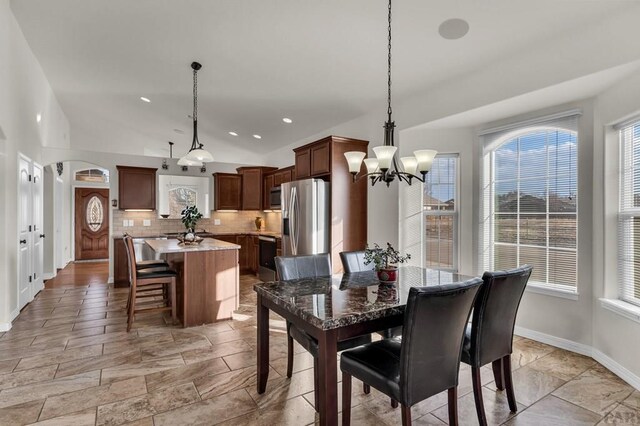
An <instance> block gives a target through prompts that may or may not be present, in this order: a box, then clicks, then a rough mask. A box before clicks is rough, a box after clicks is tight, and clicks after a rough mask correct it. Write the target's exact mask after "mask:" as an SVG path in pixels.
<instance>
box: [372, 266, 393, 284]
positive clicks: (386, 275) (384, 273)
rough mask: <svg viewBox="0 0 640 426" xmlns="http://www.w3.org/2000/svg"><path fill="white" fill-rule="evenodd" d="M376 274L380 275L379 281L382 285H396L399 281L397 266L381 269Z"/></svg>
mask: <svg viewBox="0 0 640 426" xmlns="http://www.w3.org/2000/svg"><path fill="white" fill-rule="evenodd" d="M376 274H378V280H380V282H381V283H394V282H396V281H397V280H398V268H397V267H396V266H389V267H388V268H380V269H378V270H376Z"/></svg>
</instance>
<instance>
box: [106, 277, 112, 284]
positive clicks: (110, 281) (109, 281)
mask: <svg viewBox="0 0 640 426" xmlns="http://www.w3.org/2000/svg"><path fill="white" fill-rule="evenodd" d="M107 284H113V277H112V276H111V277H109V278H108V279H107Z"/></svg>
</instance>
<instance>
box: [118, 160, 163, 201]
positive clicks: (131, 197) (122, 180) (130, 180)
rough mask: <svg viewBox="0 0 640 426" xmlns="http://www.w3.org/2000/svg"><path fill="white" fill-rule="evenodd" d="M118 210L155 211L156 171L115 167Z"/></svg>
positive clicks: (146, 168) (147, 168) (145, 168)
mask: <svg viewBox="0 0 640 426" xmlns="http://www.w3.org/2000/svg"><path fill="white" fill-rule="evenodd" d="M116 167H117V169H118V198H119V202H118V207H119V208H120V210H155V209H156V171H157V170H158V169H154V168H149V167H130V166H116Z"/></svg>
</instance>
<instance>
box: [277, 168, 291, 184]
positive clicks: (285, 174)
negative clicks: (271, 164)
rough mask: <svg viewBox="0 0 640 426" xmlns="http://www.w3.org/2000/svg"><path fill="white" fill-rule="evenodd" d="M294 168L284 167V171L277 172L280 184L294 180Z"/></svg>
mask: <svg viewBox="0 0 640 426" xmlns="http://www.w3.org/2000/svg"><path fill="white" fill-rule="evenodd" d="M294 169H295V166H289V167H285V168H284V169H280V170H278V173H279V174H280V183H286V182H291V181H293V180H295V177H294V176H293V175H294Z"/></svg>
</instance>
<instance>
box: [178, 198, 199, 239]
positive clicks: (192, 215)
mask: <svg viewBox="0 0 640 426" xmlns="http://www.w3.org/2000/svg"><path fill="white" fill-rule="evenodd" d="M180 214H181V215H182V224H183V225H184V227H185V228H187V232H186V233H185V235H184V239H185V240H186V241H193V240H195V239H196V235H195V232H196V225H197V223H198V221H199V220H200V219H202V213H200V212H199V211H198V208H197V207H196V206H187V207H185V209H184V210H182V212H180Z"/></svg>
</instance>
